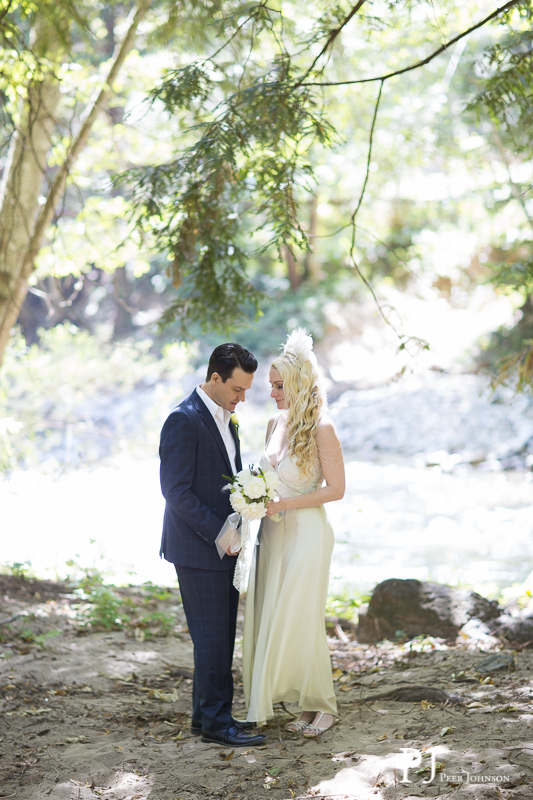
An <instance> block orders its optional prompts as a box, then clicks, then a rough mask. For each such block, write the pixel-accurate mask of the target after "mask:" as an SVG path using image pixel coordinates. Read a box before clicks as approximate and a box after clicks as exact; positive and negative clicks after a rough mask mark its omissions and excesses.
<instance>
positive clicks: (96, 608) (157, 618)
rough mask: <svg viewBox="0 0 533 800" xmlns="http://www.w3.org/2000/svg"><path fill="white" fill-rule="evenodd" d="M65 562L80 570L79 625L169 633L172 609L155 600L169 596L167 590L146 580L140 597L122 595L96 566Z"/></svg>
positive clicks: (145, 635) (149, 633) (146, 633)
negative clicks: (159, 607)
mask: <svg viewBox="0 0 533 800" xmlns="http://www.w3.org/2000/svg"><path fill="white" fill-rule="evenodd" d="M67 566H69V567H71V568H72V567H74V568H76V570H77V572H78V573H81V577H80V578H79V580H78V584H79V588H78V589H77V590H76V592H77V594H78V596H79V599H80V605H79V607H78V613H77V619H78V622H79V623H80V625H81V626H82V627H84V628H92V629H95V630H123V629H125V630H127V631H131V630H133V631H134V633H135V635H138V632H141V638H142V639H145V638H150V637H152V636H169V635H170V634H171V633H173V631H174V627H175V624H176V621H175V617H174V613H173V612H172V611H161V610H159V609H158V605H159V603H164V602H165V601H168V600H169V599H170V598H171V597H172V594H171V592H169V591H168V590H166V589H162V588H160V587H157V586H155V585H154V584H153V583H151V581H147V582H146V583H144V584H143V587H142V591H141V596H140V597H138V596H137V595H136V596H133V597H132V596H127V595H126V596H125V595H123V594H121V593H120V592H118V591H117V590H116V589H115V587H113V586H112V585H109V584H107V583H105V581H104V576H103V574H102V573H101V572H100V571H99V570H98V569H96V568H94V567H89V568H86V567H84V568H80V567H79V565H78V564H77V563H76V562H75V561H73V560H70V561H68V562H67Z"/></svg>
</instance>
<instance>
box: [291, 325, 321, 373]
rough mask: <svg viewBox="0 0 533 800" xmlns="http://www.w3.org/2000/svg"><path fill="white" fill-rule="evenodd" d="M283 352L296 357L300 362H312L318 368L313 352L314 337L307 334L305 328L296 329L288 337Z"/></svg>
mask: <svg viewBox="0 0 533 800" xmlns="http://www.w3.org/2000/svg"><path fill="white" fill-rule="evenodd" d="M283 352H284V353H289V354H290V355H293V356H296V357H297V358H299V359H300V361H310V362H311V364H312V365H313V367H315V369H316V368H317V366H318V364H317V360H316V356H315V354H314V352H313V337H312V336H311V335H310V334H309V333H307V331H306V330H305V328H295V330H293V331H292V333H290V334H289V335H288V336H287V341H286V342H285V345H284V347H283Z"/></svg>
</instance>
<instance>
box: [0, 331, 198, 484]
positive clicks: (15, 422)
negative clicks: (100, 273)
mask: <svg viewBox="0 0 533 800" xmlns="http://www.w3.org/2000/svg"><path fill="white" fill-rule="evenodd" d="M152 345H153V342H152V340H150V339H147V340H143V341H136V340H127V341H122V342H111V341H110V340H108V339H107V338H106V337H105V336H104V335H103V334H102V335H99V336H94V335H91V334H90V333H89V332H87V331H83V330H79V329H78V328H76V327H75V326H73V325H59V326H57V327H55V328H52V329H50V330H48V331H46V330H43V331H41V342H40V344H39V345H32V346H31V347H28V346H26V344H25V342H24V339H23V337H22V335H21V334H20V333H17V334H16V335H15V337H14V338H13V340H12V341H11V343H10V345H9V347H8V349H7V352H6V356H5V360H4V364H3V366H2V370H1V371H0V471H2V470H4V471H7V470H10V469H15V468H18V467H20V468H28V467H32V468H34V467H37V466H39V465H42V466H43V467H45V468H47V469H49V470H52V471H55V470H58V469H59V470H61V469H67V468H69V467H71V466H78V465H80V464H90V463H95V462H96V461H98V460H100V459H101V458H103V457H105V456H107V455H112V454H114V453H115V452H117V451H119V450H121V451H123V450H124V449H133V450H135V448H138V449H139V450H140V451H141V453H142V454H144V453H146V452H147V451H149V452H155V451H156V450H157V440H158V435H159V428H160V422H161V418H164V417H165V415H166V411H167V410H168V408H169V407H170V406H171V405H172V403H173V402H174V400H175V398H176V395H177V394H179V383H180V381H181V378H182V377H183V375H184V374H185V373H186V372H187V370H188V369H189V361H190V355H191V352H192V351H191V350H190V349H187V348H185V347H184V346H180V345H179V344H175V343H169V344H168V345H166V346H165V347H163V349H162V351H161V352H158V351H153V350H151V347H152ZM121 403H122V404H123V406H121V405H120V404H121Z"/></svg>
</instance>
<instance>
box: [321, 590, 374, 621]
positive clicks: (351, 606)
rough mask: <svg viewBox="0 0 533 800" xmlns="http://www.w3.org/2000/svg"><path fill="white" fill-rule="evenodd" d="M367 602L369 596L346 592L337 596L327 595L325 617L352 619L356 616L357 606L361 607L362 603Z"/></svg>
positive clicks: (361, 593)
mask: <svg viewBox="0 0 533 800" xmlns="http://www.w3.org/2000/svg"><path fill="white" fill-rule="evenodd" d="M369 600H370V595H369V594H365V593H363V592H352V591H348V590H345V591H344V592H341V593H339V594H331V595H328V599H327V601H326V616H328V617H344V618H345V619H353V618H354V617H356V616H357V609H358V608H359V606H361V605H363V603H368V601H369Z"/></svg>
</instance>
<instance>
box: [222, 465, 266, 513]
mask: <svg viewBox="0 0 533 800" xmlns="http://www.w3.org/2000/svg"><path fill="white" fill-rule="evenodd" d="M224 477H226V476H224ZM228 480H229V481H230V483H229V484H228V487H227V488H229V489H230V492H231V494H230V503H231V507H232V508H233V510H234V511H236V512H237V514H240V515H241V517H243V518H244V519H246V520H253V519H262V518H263V517H264V516H266V506H267V503H268V502H269V500H273V499H274V497H275V496H276V489H277V487H278V482H279V478H278V473H277V472H274V470H267V472H264V471H263V470H262V469H261V467H258V468H257V469H254V468H253V467H249V468H248V469H241V471H240V472H238V473H237V474H236V475H233V477H231V478H228ZM275 517H278V519H279V515H277V514H276V515H275ZM275 517H272V519H275Z"/></svg>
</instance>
